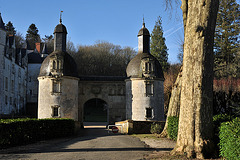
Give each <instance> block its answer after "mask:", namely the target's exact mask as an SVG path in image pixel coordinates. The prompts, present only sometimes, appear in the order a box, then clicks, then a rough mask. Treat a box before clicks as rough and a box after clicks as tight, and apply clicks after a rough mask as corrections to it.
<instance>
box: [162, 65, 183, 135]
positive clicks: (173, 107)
mask: <svg viewBox="0 0 240 160" xmlns="http://www.w3.org/2000/svg"><path fill="white" fill-rule="evenodd" d="M181 77H182V69H181V70H180V72H179V73H178V76H177V79H176V81H175V83H174V85H173V87H172V92H171V98H170V102H169V106H168V113H167V120H166V123H165V126H164V129H163V131H162V133H161V134H160V137H168V138H169V135H168V133H167V127H168V117H170V116H177V117H178V116H179V111H180V96H181V87H182V78H181Z"/></svg>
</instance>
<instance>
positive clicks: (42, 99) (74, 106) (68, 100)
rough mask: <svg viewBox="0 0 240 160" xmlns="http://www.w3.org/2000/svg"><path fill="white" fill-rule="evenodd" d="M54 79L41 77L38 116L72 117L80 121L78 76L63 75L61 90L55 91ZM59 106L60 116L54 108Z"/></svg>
mask: <svg viewBox="0 0 240 160" xmlns="http://www.w3.org/2000/svg"><path fill="white" fill-rule="evenodd" d="M53 79H54V78H51V77H39V78H38V80H39V98H38V118H52V117H61V118H72V119H74V120H75V121H78V78H74V77H65V76H64V77H61V78H60V79H59V80H60V83H61V84H60V88H61V89H60V92H58V93H56V92H53V82H52V81H53ZM55 107H57V108H59V114H58V116H54V115H53V108H55Z"/></svg>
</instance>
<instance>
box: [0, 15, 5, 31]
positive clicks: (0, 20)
mask: <svg viewBox="0 0 240 160" xmlns="http://www.w3.org/2000/svg"><path fill="white" fill-rule="evenodd" d="M0 28H1V29H3V30H5V24H4V22H3V20H2V16H1V13H0Z"/></svg>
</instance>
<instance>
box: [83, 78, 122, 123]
mask: <svg viewBox="0 0 240 160" xmlns="http://www.w3.org/2000/svg"><path fill="white" fill-rule="evenodd" d="M79 78H80V80H81V81H80V83H79V89H78V90H79V94H78V99H79V100H78V102H79V104H78V106H79V109H78V110H79V113H78V115H79V120H80V121H85V122H86V121H92V120H93V119H95V120H96V121H100V120H101V119H102V120H103V119H104V118H105V120H106V121H105V122H108V124H113V123H114V122H116V121H121V120H125V119H126V103H125V99H126V98H125V81H124V80H125V79H126V77H104V76H84V77H83V76H80V77H79ZM94 109H95V110H94ZM98 109H99V113H96V112H97V110H98ZM101 109H102V110H101ZM104 114H105V115H106V116H105V117H104ZM94 115H95V117H93V116H94Z"/></svg>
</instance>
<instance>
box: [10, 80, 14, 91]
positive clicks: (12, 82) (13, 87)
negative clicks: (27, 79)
mask: <svg viewBox="0 0 240 160" xmlns="http://www.w3.org/2000/svg"><path fill="white" fill-rule="evenodd" d="M11 85H12V92H14V81H13V80H12V84H11Z"/></svg>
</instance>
